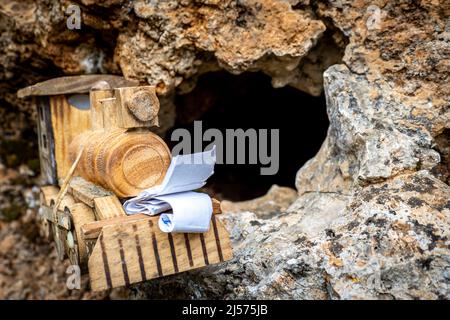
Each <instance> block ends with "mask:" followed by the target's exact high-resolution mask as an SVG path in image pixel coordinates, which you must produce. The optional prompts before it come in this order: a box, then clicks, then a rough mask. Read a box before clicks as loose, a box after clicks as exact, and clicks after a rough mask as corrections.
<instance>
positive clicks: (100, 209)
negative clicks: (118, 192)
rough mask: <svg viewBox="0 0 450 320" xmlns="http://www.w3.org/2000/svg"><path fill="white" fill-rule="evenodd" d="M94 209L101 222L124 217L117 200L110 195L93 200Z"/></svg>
mask: <svg viewBox="0 0 450 320" xmlns="http://www.w3.org/2000/svg"><path fill="white" fill-rule="evenodd" d="M94 208H95V212H96V213H97V216H98V218H99V219H101V220H105V219H111V218H114V217H120V216H126V213H125V211H124V210H123V207H122V204H121V203H120V201H119V199H118V198H117V197H116V196H114V195H112V196H106V197H101V198H95V199H94Z"/></svg>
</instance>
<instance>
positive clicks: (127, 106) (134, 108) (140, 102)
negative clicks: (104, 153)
mask: <svg viewBox="0 0 450 320" xmlns="http://www.w3.org/2000/svg"><path fill="white" fill-rule="evenodd" d="M114 92H115V97H116V106H117V116H118V117H119V118H120V121H119V126H120V127H121V128H139V127H151V126H157V125H158V124H159V123H158V112H159V100H158V98H157V96H156V91H155V87H154V86H140V87H129V88H117V89H116V90H114Z"/></svg>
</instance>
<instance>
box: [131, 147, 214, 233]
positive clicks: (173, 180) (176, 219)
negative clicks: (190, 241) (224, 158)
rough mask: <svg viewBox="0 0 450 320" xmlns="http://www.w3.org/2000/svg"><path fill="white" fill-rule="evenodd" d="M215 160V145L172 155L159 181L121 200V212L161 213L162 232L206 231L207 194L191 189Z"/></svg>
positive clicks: (209, 207) (208, 217)
mask: <svg viewBox="0 0 450 320" xmlns="http://www.w3.org/2000/svg"><path fill="white" fill-rule="evenodd" d="M215 163H216V153H215V148H213V149H212V150H209V151H205V152H199V153H194V154H188V155H182V156H175V157H173V158H172V162H171V163H170V166H169V168H168V170H167V173H166V176H165V177H164V180H163V182H162V184H160V185H157V186H155V187H152V188H149V189H147V190H144V191H142V192H141V193H140V194H139V195H137V196H136V197H135V198H132V199H129V200H127V201H126V202H125V203H124V204H123V208H124V209H125V212H126V213H127V214H128V215H131V214H136V213H144V214H147V215H151V216H152V215H156V214H161V216H160V217H159V227H160V229H161V230H162V231H164V232H206V231H208V230H209V225H210V221H211V215H212V210H213V209H212V203H211V198H210V197H209V196H208V195H207V194H205V193H200V192H193V191H192V190H195V189H199V188H201V187H203V186H204V185H205V184H206V180H207V179H208V178H209V177H210V176H211V175H212V174H213V173H214V164H215Z"/></svg>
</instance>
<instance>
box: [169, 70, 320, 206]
mask: <svg viewBox="0 0 450 320" xmlns="http://www.w3.org/2000/svg"><path fill="white" fill-rule="evenodd" d="M175 104H176V106H177V119H176V124H175V126H174V128H172V129H171V132H172V131H173V130H175V129H177V128H185V129H187V130H189V131H190V133H191V136H194V121H196V120H201V121H202V131H203V132H205V131H206V130H207V129H208V128H217V129H219V130H220V131H221V132H222V133H223V134H224V137H226V135H225V129H237V128H242V129H244V130H247V129H250V128H254V129H256V131H258V129H279V170H278V172H277V174H275V175H261V174H260V168H261V167H263V166H264V165H262V164H260V163H259V161H258V164H245V165H242V164H239V165H238V164H217V165H216V167H215V173H214V175H213V176H212V177H211V178H210V179H209V181H208V184H207V186H208V187H209V188H210V190H208V191H211V193H212V194H213V195H214V196H216V197H218V198H219V199H228V200H233V201H238V200H247V199H252V198H255V197H258V196H261V195H264V194H265V193H266V192H267V191H268V189H269V188H270V187H271V186H272V185H273V184H278V185H281V186H288V187H292V188H295V175H296V173H297V171H298V170H299V168H300V167H301V166H302V165H303V164H304V163H305V162H306V161H308V160H309V159H310V158H312V157H313V156H314V155H315V154H316V153H317V152H318V151H319V149H320V147H321V145H322V143H323V141H324V139H325V137H326V133H327V129H328V124H329V122H328V117H327V113H326V106H325V98H324V96H323V95H322V96H319V97H313V96H311V95H309V94H307V93H304V92H302V91H299V90H297V89H295V88H292V87H289V86H286V87H283V88H278V89H275V88H273V87H272V85H271V82H270V77H268V76H266V75H264V74H263V73H260V72H246V73H243V74H240V75H232V74H230V73H227V72H224V71H220V72H212V73H207V74H204V75H202V76H201V77H200V78H199V79H198V82H197V85H196V87H195V88H194V89H193V90H192V91H191V92H189V93H187V94H184V95H178V96H177V97H176V100H175ZM171 132H168V135H167V136H166V137H167V140H170V136H171ZM269 133H270V130H269ZM269 136H270V134H269ZM260 138H261V136H258V139H260ZM192 140H194V139H192ZM269 141H270V140H269ZM168 143H169V145H170V147H171V148H172V147H173V146H174V145H175V144H176V143H177V142H171V141H168ZM209 144H210V142H204V143H203V147H206V146H207V145H209ZM224 144H225V143H224ZM269 146H270V144H269ZM192 150H194V148H193V141H192ZM246 150H248V147H246ZM270 150H271V149H270V147H269V155H270ZM272 150H273V149H272ZM247 152H248V151H247ZM224 158H226V150H224ZM247 159H248V158H247ZM272 159H274V158H273V157H272Z"/></svg>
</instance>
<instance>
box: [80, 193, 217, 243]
mask: <svg viewBox="0 0 450 320" xmlns="http://www.w3.org/2000/svg"><path fill="white" fill-rule="evenodd" d="M212 201H213V204H214V203H216V205H213V214H217V213H220V211H218V210H217V209H218V208H220V202H219V201H218V200H216V199H212ZM217 203H218V204H219V205H218V206H217ZM152 218H154V217H151V216H148V215H145V214H142V213H139V214H133V215H130V216H127V215H125V216H118V217H113V218H109V219H106V220H99V221H95V222H91V223H88V224H85V225H84V226H83V227H82V228H81V232H82V235H83V238H84V239H86V240H93V239H97V238H98V236H99V235H100V232H101V231H102V228H104V227H106V226H111V225H116V224H123V223H127V222H131V221H139V220H149V219H152Z"/></svg>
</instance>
